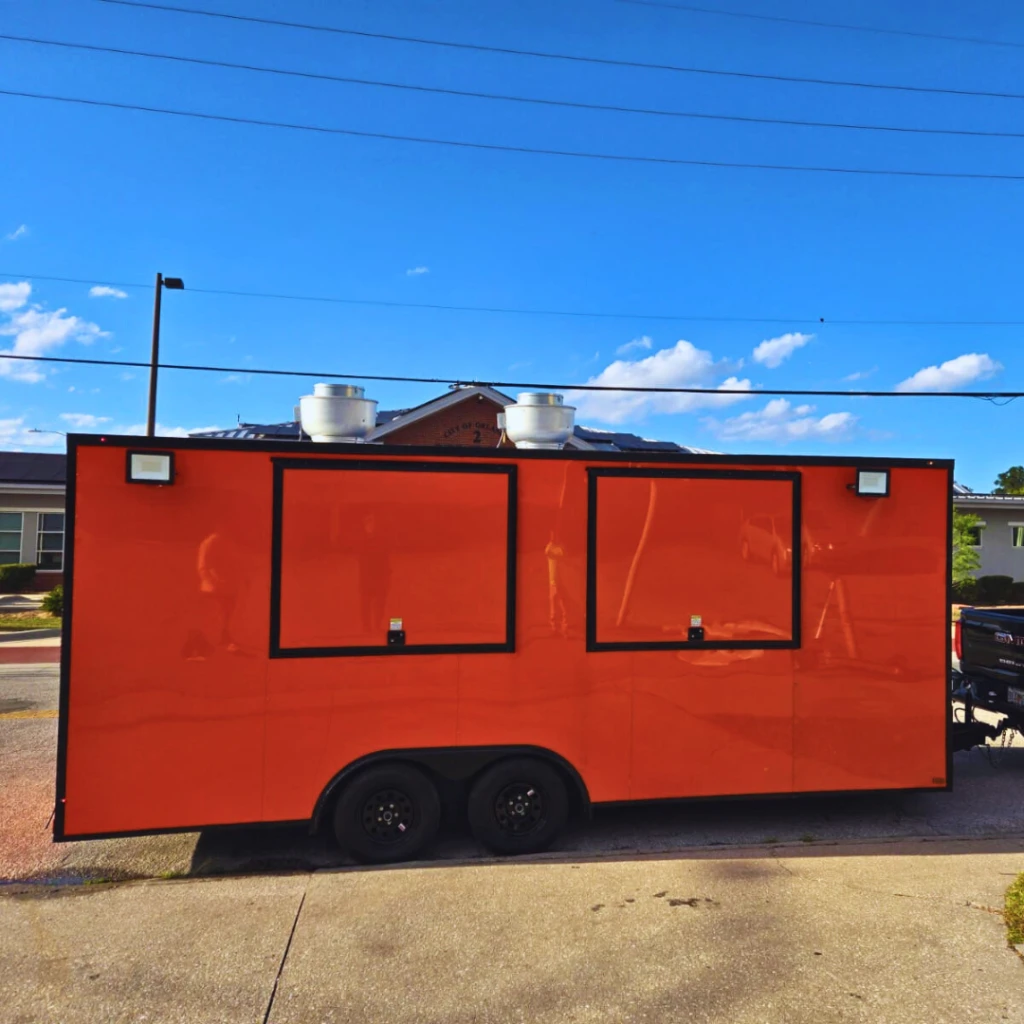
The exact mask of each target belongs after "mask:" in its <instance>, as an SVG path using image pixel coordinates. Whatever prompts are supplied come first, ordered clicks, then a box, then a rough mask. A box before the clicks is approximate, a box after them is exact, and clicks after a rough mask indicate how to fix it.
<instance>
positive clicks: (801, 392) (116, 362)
mask: <svg viewBox="0 0 1024 1024" xmlns="http://www.w3.org/2000/svg"><path fill="white" fill-rule="evenodd" d="M0 359H15V360H24V361H26V362H32V363H70V364H74V365H81V366H128V367H134V368H137V369H148V368H149V367H150V365H151V364H150V363H148V362H144V361H141V360H132V359H84V358H76V357H74V356H28V355H18V354H15V353H13V352H0ZM157 369H160V370H190V371H194V372H201V373H237V374H248V375H255V376H268V377H320V378H325V379H330V380H374V381H387V382H390V383H399V384H448V385H450V386H452V387H491V388H527V389H533V390H537V391H615V392H620V391H621V392H628V393H636V394H656V395H745V396H747V397H749V398H757V397H758V396H759V395H772V396H780V395H785V396H791V397H798V398H981V399H985V400H986V401H991V400H992V399H1011V400H1012V399H1015V398H1022V397H1024V391H837V390H827V389H810V390H808V389H800V388H726V387H721V388H690V387H653V386H652V387H647V386H642V385H636V384H633V385H620V384H593V383H589V382H588V383H585V384H565V383H551V382H550V381H543V382H538V381H509V380H476V379H465V380H464V379H462V378H459V377H411V376H405V375H396V374H375V373H335V372H324V371H320V370H267V369H257V368H254V367H251V366H209V365H203V364H198V363H158V364H157Z"/></svg>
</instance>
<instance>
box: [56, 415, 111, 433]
mask: <svg viewBox="0 0 1024 1024" xmlns="http://www.w3.org/2000/svg"><path fill="white" fill-rule="evenodd" d="M60 418H61V419H62V420H63V421H64V422H65V423H70V424H71V426H73V427H74V428H75V429H76V430H95V429H96V427H98V426H100V424H102V423H109V422H110V417H109V416H93V415H92V413H88V412H62V413H61V414H60Z"/></svg>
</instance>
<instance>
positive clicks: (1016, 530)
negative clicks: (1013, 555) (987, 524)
mask: <svg viewBox="0 0 1024 1024" xmlns="http://www.w3.org/2000/svg"><path fill="white" fill-rule="evenodd" d="M1010 546H1011V547H1015V548H1024V524H1017V523H1011V524H1010Z"/></svg>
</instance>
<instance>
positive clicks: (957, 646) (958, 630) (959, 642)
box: [953, 619, 964, 661]
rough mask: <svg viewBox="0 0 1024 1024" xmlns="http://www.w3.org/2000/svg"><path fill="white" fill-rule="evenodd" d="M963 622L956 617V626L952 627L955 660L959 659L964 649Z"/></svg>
mask: <svg viewBox="0 0 1024 1024" xmlns="http://www.w3.org/2000/svg"><path fill="white" fill-rule="evenodd" d="M963 636H964V624H963V623H962V622H961V621H960V620H959V619H957V620H956V626H955V627H954V629H953V649H954V650H955V651H956V657H957V661H959V660H960V659H961V658H962V657H963V656H964V655H963V649H964V640H963Z"/></svg>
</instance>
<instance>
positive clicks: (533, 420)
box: [505, 391, 576, 448]
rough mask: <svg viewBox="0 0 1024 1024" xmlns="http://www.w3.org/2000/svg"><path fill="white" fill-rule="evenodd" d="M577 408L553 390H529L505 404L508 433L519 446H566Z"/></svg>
mask: <svg viewBox="0 0 1024 1024" xmlns="http://www.w3.org/2000/svg"><path fill="white" fill-rule="evenodd" d="M575 414H576V409H575V407H574V406H571V405H564V404H563V400H562V396H561V395H559V394H555V393H554V392H552V391H526V392H523V393H522V394H520V396H519V398H518V400H517V401H516V402H515V404H514V405H507V406H505V436H506V437H508V439H509V440H510V441H511V442H512V443H513V444H514V445H515V446H516V447H517V448H564V447H565V445H566V442H567V441H568V440H569V438H570V437H572V431H573V422H574V419H575Z"/></svg>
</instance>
